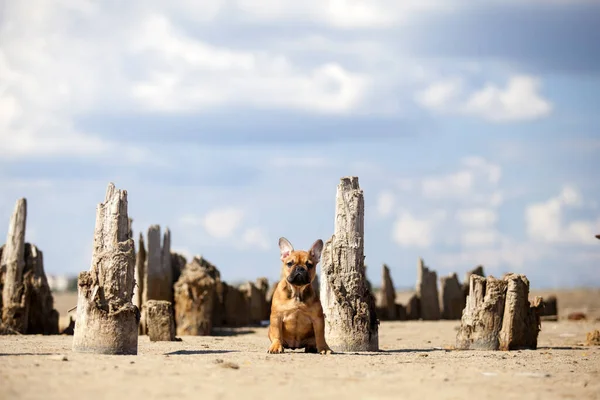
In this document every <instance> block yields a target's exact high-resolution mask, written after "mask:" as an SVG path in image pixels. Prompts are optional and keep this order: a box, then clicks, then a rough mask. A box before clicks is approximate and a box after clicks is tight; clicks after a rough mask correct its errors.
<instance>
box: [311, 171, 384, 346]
mask: <svg viewBox="0 0 600 400" xmlns="http://www.w3.org/2000/svg"><path fill="white" fill-rule="evenodd" d="M364 211H365V207H364V197H363V191H362V190H361V189H360V187H359V185H358V177H344V178H342V179H341V181H340V183H339V185H338V187H337V194H336V214H335V231H334V232H335V233H334V234H333V236H332V237H331V238H330V239H328V240H327V242H326V243H325V245H324V248H323V254H322V258H321V260H322V261H321V290H320V299H321V304H322V306H323V312H324V314H325V338H326V340H327V344H328V345H329V347H331V349H332V350H334V351H340V352H343V351H379V333H378V331H379V320H378V319H377V315H376V311H375V299H374V298H373V294H372V293H371V291H370V290H369V288H368V285H367V278H366V276H365V266H364V258H365V256H364Z"/></svg>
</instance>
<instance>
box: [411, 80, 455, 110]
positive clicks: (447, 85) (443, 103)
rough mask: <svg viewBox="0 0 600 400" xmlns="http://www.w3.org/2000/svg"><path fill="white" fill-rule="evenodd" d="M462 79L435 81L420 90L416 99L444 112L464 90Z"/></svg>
mask: <svg viewBox="0 0 600 400" xmlns="http://www.w3.org/2000/svg"><path fill="white" fill-rule="evenodd" d="M462 85H463V83H462V80H460V79H458V78H450V79H447V80H442V81H438V82H434V83H432V84H431V85H429V86H428V87H427V88H425V89H424V90H422V91H420V92H418V93H417V94H416V96H415V100H416V101H417V103H419V104H420V105H421V106H423V107H425V108H429V109H431V110H434V111H440V112H444V111H445V110H447V109H448V108H449V107H450V108H451V107H452V106H451V104H452V103H453V102H456V101H457V100H458V97H459V95H460V93H461V91H462Z"/></svg>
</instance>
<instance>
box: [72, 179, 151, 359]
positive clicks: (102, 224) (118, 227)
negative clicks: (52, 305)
mask: <svg viewBox="0 0 600 400" xmlns="http://www.w3.org/2000/svg"><path fill="white" fill-rule="evenodd" d="M129 232H130V230H129V220H128V217H127V191H125V190H117V189H116V188H115V186H114V185H113V184H112V183H110V184H109V185H108V189H107V191H106V200H105V201H104V203H101V204H99V205H98V207H97V210H96V228H95V232H94V253H93V256H92V266H91V268H90V270H89V271H84V272H81V273H80V274H79V280H78V297H77V317H76V320H75V332H74V335H73V351H75V352H82V353H86V352H87V353H98V354H137V348H138V324H139V322H140V313H139V309H138V308H137V307H136V306H135V305H133V303H132V298H133V285H134V283H135V278H134V274H135V249H134V244H133V240H132V239H131V237H130V236H129Z"/></svg>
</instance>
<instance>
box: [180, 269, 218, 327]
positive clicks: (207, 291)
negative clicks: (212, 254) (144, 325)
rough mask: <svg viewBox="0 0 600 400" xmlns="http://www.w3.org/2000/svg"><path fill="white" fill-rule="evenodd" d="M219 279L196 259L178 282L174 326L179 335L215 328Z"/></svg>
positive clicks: (183, 272)
mask: <svg viewBox="0 0 600 400" xmlns="http://www.w3.org/2000/svg"><path fill="white" fill-rule="evenodd" d="M215 299H216V281H215V279H214V278H213V277H211V276H210V274H209V273H208V271H207V269H206V268H204V267H203V266H202V264H201V263H200V262H199V260H198V258H194V259H193V260H192V261H191V262H190V263H189V264H188V265H186V266H185V268H184V269H183V271H182V272H181V276H180V277H179V279H178V280H177V282H176V283H175V325H176V327H177V335H180V336H185V335H189V336H208V335H210V333H211V330H212V326H213V323H212V319H213V315H212V313H213V308H214V302H215Z"/></svg>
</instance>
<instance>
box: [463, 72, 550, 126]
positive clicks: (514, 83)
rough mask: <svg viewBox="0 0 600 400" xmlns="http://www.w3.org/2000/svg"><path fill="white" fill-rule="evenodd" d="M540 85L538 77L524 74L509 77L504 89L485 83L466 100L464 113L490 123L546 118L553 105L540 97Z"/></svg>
mask: <svg viewBox="0 0 600 400" xmlns="http://www.w3.org/2000/svg"><path fill="white" fill-rule="evenodd" d="M539 88H540V80H539V79H538V78H535V77H532V76H525V75H518V76H513V77H511V78H510V79H509V80H508V83H507V86H506V88H504V89H503V88H500V87H498V86H496V85H495V84H492V83H488V84H486V85H485V86H484V87H483V88H482V89H481V90H479V91H477V92H475V93H473V94H472V95H471V96H470V97H469V98H468V99H467V101H466V103H465V105H464V112H465V113H466V114H474V115H478V116H481V117H483V118H485V119H487V120H490V121H492V122H511V121H522V120H531V119H538V118H541V117H545V116H547V115H548V114H550V112H552V104H551V103H550V102H549V101H548V100H546V99H544V98H543V97H542V95H541V94H540V93H539V92H538V91H539Z"/></svg>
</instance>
